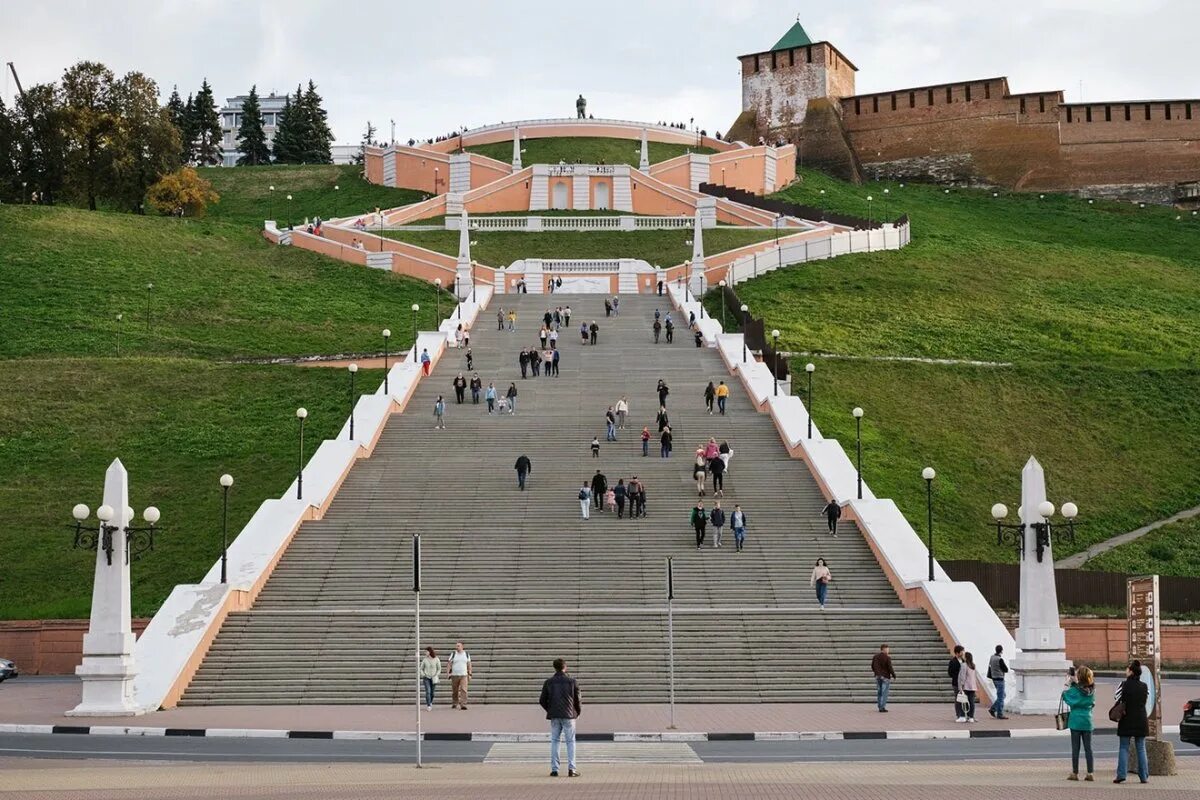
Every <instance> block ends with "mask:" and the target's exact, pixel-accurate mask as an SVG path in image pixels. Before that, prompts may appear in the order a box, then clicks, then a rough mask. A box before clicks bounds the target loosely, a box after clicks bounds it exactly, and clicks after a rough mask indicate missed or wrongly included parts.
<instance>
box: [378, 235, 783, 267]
mask: <svg viewBox="0 0 1200 800" xmlns="http://www.w3.org/2000/svg"><path fill="white" fill-rule="evenodd" d="M384 235H385V236H389V237H391V238H393V239H399V240H401V241H405V242H411V243H412V244H415V245H418V246H420V247H424V248H427V249H429V250H435V251H437V252H439V253H448V254H450V255H457V254H458V231H406V230H394V231H384ZM691 236H692V232H691V231H690V230H687V231H685V230H675V231H587V232H562V233H559V232H554V233H522V232H520V231H494V232H493V231H475V232H474V233H473V235H472V241H476V242H478V244H477V245H474V246H473V247H472V248H471V256H472V257H473V258H475V259H477V260H478V261H479V263H481V264H490V265H492V266H497V267H507V266H508V265H509V264H511V263H513V262H514V261H517V260H518V259H522V258H640V259H644V260H645V261H647V262H649V263H651V264H658V265H660V266H664V267H667V266H673V265H675V264H680V263H682V262H683V261H684V260H685V259H688V258H691V257H692V246H691V245H690V244H685V242H687V241H688V240H690V239H691ZM774 236H775V233H774V231H770V230H748V229H738V228H710V229H708V230H706V231H704V252H705V253H706V254H708V255H713V254H715V253H720V252H723V251H725V250H732V249H733V248H735V247H741V246H742V245H747V244H753V243H754V242H761V241H765V240H767V239H771V238H773V237H774Z"/></svg>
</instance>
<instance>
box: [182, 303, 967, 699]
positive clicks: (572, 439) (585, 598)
mask: <svg viewBox="0 0 1200 800" xmlns="http://www.w3.org/2000/svg"><path fill="white" fill-rule="evenodd" d="M568 303H569V304H570V306H571V307H572V309H573V312H574V313H573V316H572V319H571V321H572V329H569V330H564V331H563V332H562V335H561V337H560V339H559V348H560V350H561V351H562V357H561V362H560V372H561V374H560V376H559V377H557V378H553V377H546V376H544V375H543V376H542V377H539V378H533V377H530V378H528V379H526V380H522V379H521V377H520V370H519V368H518V365H517V352H518V350H519V349H520V348H521V347H523V346H529V345H536V344H537V341H538V340H537V329H538V327H539V324H540V317H541V314H542V312H544V311H545V309H546V307H547V305H550V304H553V305H567V304H568ZM498 305H499V306H505V307H509V306H513V307H515V308H516V309H517V312H518V327H519V330H518V332H516V333H510V332H507V331H498V330H496V323H495V314H494V311H495V309H496V307H497V306H498ZM620 305H621V315H620V316H619V317H611V318H607V319H606V318H605V317H604V313H603V298H602V297H600V296H597V295H582V296H581V295H562V294H558V295H516V296H514V295H508V296H498V297H496V298H495V299H494V301H493V307H492V309H491V312H492V313H485V314H484V315H483V316H482V317H481V320H480V322H479V323H478V324H477V326H476V328H475V330H474V331H473V336H472V340H471V344H472V347H473V352H474V356H475V366H476V368H477V371H478V372H479V375H480V377H481V378H482V379H483V381H484V386H485V387H486V386H487V383H488V382H489V381H493V382H494V383H495V384H496V387H497V389H498V391H499V392H500V393H501V394H502V393H503V392H504V390H505V389H507V387H508V384H509V383H510V382H515V383H516V384H517V388H518V391H519V398H518V403H517V413H516V414H515V415H513V416H507V415H506V416H500V415H490V416H489V415H488V414H487V413H486V407H485V405H484V404H483V402H482V401H481V403H480V404H479V405H478V406H476V405H472V404H471V402H470V393H469V392H468V394H467V401H466V404H464V405H461V406H460V405H456V404H455V402H454V392H453V388H452V387H451V381H452V379H453V378H454V376H455V375H456V374H457V373H458V372H459V371H460V370H464V371H465V360H464V359H463V358H462V357H461V355H460V354H459V353H458V352H457V351H454V350H451V351H449V352H448V353H447V355H446V356H445V357H444V358H443V360H442V362H441V364H440V365H439V366H438V368H437V369H436V370H435V371H434V373H433V375H432V376H431V377H430V378H428V379H426V380H425V381H424V382H423V383H422V384H421V385H420V387H419V388H418V390H417V392H416V395H415V397H414V399H413V401H412V402H410V404H409V406H408V409H407V410H406V411H405V413H403V414H400V415H396V416H393V417H392V418H391V420H390V422H389V423H388V426H387V428H386V430H385V431H384V433H383V436H382V438H381V440H380V442H379V444H378V445H377V447H376V449H375V451H374V453H373V455H372V456H371V457H370V458H369V459H365V460H363V461H360V462H359V463H358V464H357V465H355V467H354V469H353V470H352V471H351V473H350V475H349V477H348V478H347V479H346V481H345V483H344V484H343V485H342V487H341V489H340V491H339V492H338V494H337V497H336V498H335V500H334V501H333V503H332V505H331V507H330V508H329V510H328V512H327V513H326V515H325V517H324V518H323V519H321V520H319V521H313V522H307V523H305V524H304V525H303V526H302V527H301V529H300V531H299V533H298V534H297V535H296V537H295V539H294V540H293V542H292V544H291V546H290V547H289V548H288V550H287V552H286V553H285V554H284V556H283V558H282V559H281V561H280V563H279V565H278V567H277V568H276V570H275V572H274V573H273V575H272V576H271V578H270V579H269V580H268V582H267V584H266V587H265V588H264V590H263V591H262V593H261V594H260V595H259V597H258V599H257V601H256V602H255V604H254V607H253V608H252V609H251V610H249V611H246V612H241V613H235V614H231V615H230V617H229V618H228V620H227V621H226V623H225V625H224V626H223V628H222V629H221V632H220V633H219V635H218V636H217V638H216V640H215V642H214V643H213V645H212V647H211V649H210V650H209V652H208V654H207V656H206V658H205V660H204V662H203V664H202V666H201V668H200V670H199V671H198V673H197V674H196V676H195V678H194V680H193V681H192V683H191V685H190V686H189V687H188V689H187V691H186V692H185V694H184V696H183V699H182V701H181V704H183V705H210V704H270V703H314V704H316V703H392V702H400V701H407V700H408V699H409V698H410V697H411V692H412V677H411V676H412V673H411V669H412V666H411V665H412V661H411V660H409V656H408V655H407V654H411V653H413V652H414V651H415V649H416V647H415V645H416V643H415V642H414V640H413V611H412V609H413V593H412V563H411V559H412V535H413V534H414V533H420V534H421V538H422V545H423V558H422V579H423V586H422V589H423V591H422V594H421V612H422V613H421V642H420V644H421V646H422V647H424V646H426V645H432V646H434V647H435V648H437V649H438V650H439V651H441V652H442V653H443V654H444V653H445V652H447V651H449V650H450V649H452V647H453V645H454V642H455V641H459V640H461V641H463V642H464V643H465V644H466V647H467V649H468V650H469V651H470V652H471V655H472V658H473V662H474V671H475V677H474V680H473V681H472V685H471V695H472V699H473V701H474V702H491V703H527V702H533V701H534V700H535V699H536V696H537V689H538V687H539V686H540V681H541V680H542V679H543V678H544V677H545V676H546V674H547V672H548V670H549V664H550V661H551V660H552V659H553V658H555V657H557V656H563V657H564V658H566V659H567V660H568V661H569V662H570V664H571V670H572V673H573V674H574V675H575V676H576V677H577V678H579V680H580V682H581V686H582V687H583V689H584V691H585V692H586V694H587V696H588V699H589V701H591V702H637V701H640V702H663V701H665V700H666V699H667V693H668V686H667V680H666V675H667V652H668V637H667V628H668V621H667V601H666V569H665V567H666V560H667V558H668V557H672V558H673V560H674V576H675V600H674V645H675V663H676V699H677V700H678V701H680V702H760V701H763V702H765V701H773V702H775V701H789V702H791V701H821V702H836V701H847V702H865V701H868V700H870V699H872V698H873V697H874V682H873V680H872V677H871V673H870V668H869V664H870V660H871V656H872V654H873V653H874V652H876V651H877V650H878V648H879V645H880V644H881V643H883V642H888V643H889V644H891V648H892V655H893V660H894V662H895V666H896V671H897V673H898V680H897V682H896V683H895V685H894V686H893V690H892V699H893V700H894V701H898V702H905V701H935V700H940V699H944V696H945V689H944V683H945V681H944V673H943V672H942V670H943V669H944V662H945V658H946V647H945V645H944V644H943V643H942V641H941V638H940V636H939V635H938V633H937V631H936V629H935V628H934V626H933V624H932V623H931V622H930V620H929V618H928V616H927V615H926V614H925V613H924V612H922V611H920V610H909V609H904V608H902V607H901V605H900V603H899V601H898V599H897V598H896V595H895V593H894V591H893V590H892V588H891V587H890V585H889V584H888V582H887V580H886V578H885V577H884V575H883V573H882V571H881V569H880V567H879V566H878V564H877V563H876V562H875V560H874V557H873V556H872V554H871V551H870V549H869V548H868V546H867V544H866V543H865V542H864V540H863V538H862V536H861V534H860V533H859V532H858V530H857V529H855V528H854V526H853V525H851V524H843V525H842V526H841V530H840V535H839V536H838V537H837V538H832V537H830V536H828V534H827V533H826V532H825V524H824V520H823V518H822V517H821V516H820V513H819V512H820V509H821V507H822V505H823V502H824V501H823V499H822V497H821V494H820V492H819V490H818V488H817V486H816V484H815V482H814V481H813V479H812V477H811V475H810V474H809V472H808V471H807V469H806V467H805V466H804V464H803V463H802V462H801V461H799V460H796V459H792V458H790V457H789V456H788V454H787V452H786V451H785V449H784V447H783V445H782V444H781V442H780V440H779V436H778V434H777V432H776V431H775V428H774V425H773V424H772V422H771V420H770V418H769V417H768V416H766V415H763V414H759V413H756V412H755V411H754V410H753V409H752V407H751V405H750V402H749V400H748V398H747V397H746V395H745V393H744V392H743V391H742V390H741V388H740V387H739V386H738V385H736V384H735V383H733V382H732V381H731V379H730V377H729V375H728V374H727V372H726V371H725V369H724V368H723V366H722V364H721V362H720V359H719V357H718V356H717V355H716V353H715V352H714V351H713V350H710V349H707V348H696V347H695V346H694V345H693V343H692V341H691V339H690V337H687V336H678V337H677V338H676V341H675V343H674V344H670V345H668V344H666V343H665V341H664V342H663V343H661V344H658V345H655V344H654V343H653V338H652V335H651V327H650V326H651V322H652V318H653V313H654V310H655V308H660V309H661V310H662V311H663V313H664V314H665V313H666V311H667V310H668V307H669V305H668V303H667V302H666V301H665V298H658V297H652V296H636V295H625V296H622V297H621V303H620ZM593 318H594V319H596V320H597V322H598V324H599V325H600V334H599V344H598V345H597V346H595V347H593V346H590V345H589V346H582V345H581V344H580V340H579V336H578V326H579V323H580V322H581V321H583V320H585V319H586V320H587V321H589V322H590V321H591V320H592V319H593ZM467 377H468V378H469V377H470V375H469V374H467ZM659 378H662V379H664V380H666V381H667V383H668V385H669V386H670V389H671V394H670V397H669V399H668V412H669V414H670V417H671V423H672V428H673V430H674V433H675V451H674V454H673V455H672V456H671V457H670V458H668V459H661V458H659V456H658V447H657V428H656V427H655V425H654V423H653V420H654V414H655V412H656V411H657V395H656V394H655V386H656V383H657V381H658V380H659ZM709 380H713V381H719V380H726V381H727V382H729V383H730V384H731V388H732V391H731V393H730V398H729V404H728V413H727V415H726V416H724V417H721V416H719V415H718V416H709V414H708V413H707V410H706V409H705V407H704V402H703V390H704V386H705V384H706V383H707V382H708V381H709ZM438 394H442V395H444V396H445V397H446V399H447V402H448V403H449V408H448V412H447V415H446V424H447V430H445V431H438V430H435V429H434V427H433V417H432V413H431V412H432V407H433V403H434V400H435V398H436V397H437V395H438ZM622 395H624V396H626V397H627V398H628V401H629V404H630V407H631V412H630V415H629V420H628V428H627V429H626V430H623V431H619V432H618V436H619V441H618V442H615V443H611V442H606V441H604V438H605V437H604V413H605V411H606V409H607V408H608V406H610V405H613V404H615V403H616V401H617V400H618V399H619V398H620V397H621V396H622ZM643 425H648V426H650V428H651V432H652V434H654V437H653V440H652V443H651V449H650V456H649V457H643V456H642V451H641V444H640V440H639V433H640V431H641V429H642V426H643ZM593 436H598V437H599V438H600V440H601V449H600V457H599V458H598V459H593V458H592V456H591V452H590V449H589V444H590V442H591V439H592V437H593ZM709 436H714V437H716V438H717V441H721V440H727V441H728V442H729V444H730V446H731V447H732V448H733V450H734V456H733V459H732V461H731V464H730V473H729V475H728V476H727V478H726V487H725V489H726V490H725V497H724V498H723V501H722V506H723V507H724V508H725V509H726V512H727V513H729V512H732V510H733V506H734V504H735V503H740V504H741V506H742V508H743V510H744V511H745V512H746V514H747V516H748V519H749V529H748V536H747V544H746V548H745V550H744V551H743V552H741V553H737V552H735V551H734V548H733V541H732V534H731V532H730V531H729V529H728V528H726V533H725V537H726V538H725V545H724V546H723V547H722V548H721V549H719V550H718V549H714V548H712V547H711V543H710V544H709V546H706V547H705V549H703V550H699V551H698V550H697V549H696V548H695V541H694V536H693V533H692V530H691V528H690V526H689V525H688V513H689V510H690V508H691V507H692V506H693V505H694V504H695V502H696V492H695V486H694V483H693V481H692V479H691V465H692V460H693V456H694V451H695V448H696V447H697V446H698V445H700V444H701V443H702V442H705V441H707V440H708V437H709ZM522 453H524V454H526V455H528V456H529V458H530V459H531V460H532V461H533V473H532V475H531V476H530V478H529V482H528V485H527V490H526V491H524V492H521V491H518V489H517V485H516V474H515V471H514V469H513V465H514V462H515V461H516V459H517V456H519V455H520V454H522ZM597 469H600V470H602V471H603V472H604V474H605V475H606V476H607V478H608V481H609V483H610V484H615V483H616V481H617V479H618V478H625V479H626V481H628V479H629V478H630V477H631V476H633V475H637V476H639V477H640V478H641V479H642V480H643V481H644V482H645V484H646V487H647V495H648V502H647V510H648V516H647V517H646V518H644V519H637V520H629V519H620V520H618V519H616V518H615V515H612V514H609V513H598V512H596V511H593V512H592V516H591V519H590V520H588V521H586V522H585V521H583V520H581V519H580V513H579V503H578V499H577V493H578V489H579V486H580V484H581V483H582V482H584V481H585V480H590V478H591V476H592V475H593V474H594V473H595V471H596V470H597ZM704 500H705V506H706V508H711V507H712V502H713V499H712V497H711V486H710V496H708V497H705V498H704ZM818 556H820V557H824V558H825V559H826V560H827V561H828V562H829V565H830V568H831V570H832V572H833V575H834V583H833V586H832V589H831V591H830V597H829V604H828V608H827V610H825V611H820V610H818V609H817V606H816V602H815V600H814V597H813V591H812V590H811V589H810V588H809V585H808V577H809V573H810V571H811V569H812V565H813V562H814V561H815V559H816V558H817V557H818ZM447 694H448V693H447V692H442V693H441V695H442V696H441V697H440V698H439V702H445V701H447V699H448V698H447V696H446V695H447Z"/></svg>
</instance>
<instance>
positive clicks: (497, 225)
mask: <svg viewBox="0 0 1200 800" xmlns="http://www.w3.org/2000/svg"><path fill="white" fill-rule="evenodd" d="M444 224H445V228H446V230H453V231H456V230H458V229H459V226H460V225H461V224H462V220H461V218H460V217H454V216H448V217H446V221H445V223H444ZM468 224H469V225H470V227H471V230H475V231H526V232H532V233H538V232H541V231H659V230H687V229H690V228H691V227H692V226H693V225H694V224H695V218H694V217H688V216H633V215H624V216H618V215H613V216H595V217H592V216H538V215H531V216H520V217H473V218H471V219H470V220H469V222H468Z"/></svg>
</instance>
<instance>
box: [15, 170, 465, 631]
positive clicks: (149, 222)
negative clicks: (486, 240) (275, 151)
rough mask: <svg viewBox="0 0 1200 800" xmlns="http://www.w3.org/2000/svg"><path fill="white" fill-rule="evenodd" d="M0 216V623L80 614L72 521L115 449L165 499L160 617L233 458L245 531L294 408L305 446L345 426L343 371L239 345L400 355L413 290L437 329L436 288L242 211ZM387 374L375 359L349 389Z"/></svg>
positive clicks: (138, 500)
mask: <svg viewBox="0 0 1200 800" xmlns="http://www.w3.org/2000/svg"><path fill="white" fill-rule="evenodd" d="M308 169H313V168H308ZM324 169H325V170H328V171H330V172H331V173H332V172H333V170H332V169H331V168H328V167H326V168H324ZM222 172H223V173H235V174H234V176H233V180H242V178H240V177H239V176H238V175H237V174H236V172H235V171H234V170H224V171H222ZM331 185H332V184H331ZM277 186H278V184H277ZM227 191H228V190H227ZM227 198H229V195H227ZM0 230H3V231H4V233H3V235H0V297H3V298H4V303H3V306H2V307H0V381H2V382H3V385H4V386H6V387H8V391H6V392H3V393H0V464H3V465H4V480H3V481H2V482H0V515H2V516H3V517H4V519H6V520H8V522H7V524H6V525H5V526H4V527H3V528H2V529H0V552H3V553H5V554H6V568H5V579H4V582H3V590H2V597H3V600H2V601H0V618H7V619H19V618H41V617H84V616H86V615H87V613H88V608H89V605H90V597H91V584H92V569H93V563H94V562H93V555H92V554H91V553H90V552H87V553H84V552H73V551H72V550H71V548H70V543H71V534H70V532H69V530H68V528H67V527H66V525H67V523H69V522H70V521H71V519H70V510H71V506H72V505H74V504H75V503H78V502H83V503H87V504H88V505H89V506H91V507H92V509H93V510H94V509H95V508H96V506H98V505H99V503H100V495H101V491H102V488H103V480H104V471H105V469H106V468H107V467H108V464H109V463H110V462H111V461H112V459H113V458H116V457H119V458H121V460H122V461H123V462H124V463H125V465H126V466H127V467H128V468H129V470H130V473H131V494H130V501H131V504H132V505H133V506H134V507H135V508H136V509H138V512H139V515H140V512H141V510H142V509H143V508H144V507H145V506H146V505H149V504H154V505H157V506H158V507H159V508H160V509H161V510H162V515H163V519H162V523H161V524H162V526H163V527H164V528H165V529H166V531H167V532H166V533H164V534H163V535H162V536H160V537H159V540H158V542H157V544H156V547H155V552H153V553H151V554H148V555H147V556H146V557H145V558H144V559H142V560H140V561H139V562H137V563H136V564H135V565H134V569H133V575H134V590H133V605H134V611H135V613H137V614H148V613H152V612H153V611H154V610H155V609H156V608H157V607H158V605H159V604H160V603H161V602H162V600H163V599H164V598H165V597H166V595H167V594H168V593H169V591H170V589H171V587H172V586H174V585H175V584H176V583H187V582H191V581H196V580H198V579H200V578H201V577H203V575H204V573H205V572H206V571H207V570H208V568H209V566H211V564H212V563H213V561H214V560H215V559H216V558H217V555H218V554H219V551H220V537H221V531H220V489H219V486H218V484H217V478H218V477H219V476H220V475H221V473H223V472H229V473H230V474H232V475H233V476H234V477H235V480H236V483H235V485H234V489H233V492H232V494H231V498H230V499H231V505H230V519H229V524H230V530H231V532H233V533H236V532H237V531H238V530H240V529H241V527H242V525H243V524H244V523H245V522H246V520H247V519H248V518H249V517H250V515H251V514H252V513H253V511H254V510H255V509H256V508H257V507H258V505H259V504H260V503H261V502H262V501H263V500H264V499H266V498H268V497H277V496H279V494H280V493H281V492H283V491H284V489H286V488H287V485H288V484H289V483H290V482H291V480H292V477H293V474H294V470H295V464H296V461H295V459H296V450H295V446H296V420H295V416H294V412H295V409H296V408H297V407H298V406H305V407H306V408H308V410H309V417H308V421H307V425H306V434H305V439H306V442H307V443H308V444H307V449H308V451H309V453H311V452H312V450H313V449H314V448H315V447H316V445H317V443H319V442H320V440H321V439H323V438H327V437H329V436H333V435H335V434H336V433H337V431H338V430H339V429H340V427H341V425H342V423H343V422H344V421H345V418H346V415H347V413H348V408H349V402H350V397H349V385H348V379H347V375H346V373H345V371H344V370H316V369H308V370H300V369H293V368H291V367H286V366H254V365H244V364H243V365H238V364H232V363H229V360H230V359H233V358H236V357H246V356H249V357H266V356H291V355H304V354H321V353H345V352H377V351H378V350H380V349H381V346H382V343H381V341H380V338H379V331H380V330H381V329H382V328H383V327H385V326H389V327H391V328H392V330H393V331H394V334H393V338H392V347H393V348H394V349H395V350H399V349H402V348H404V347H405V346H407V344H408V343H409V342H410V339H411V333H409V332H410V331H411V314H410V312H409V311H408V308H409V306H410V305H411V304H412V303H413V302H418V303H420V304H421V306H422V311H421V319H420V325H421V327H422V328H426V329H427V328H429V327H431V326H434V325H435V320H434V313H433V308H434V305H435V304H434V294H433V290H432V288H431V287H429V286H427V285H425V284H422V283H419V282H416V281H412V280H409V279H406V278H402V277H399V276H396V275H392V274H390V273H383V272H378V271H376V270H365V269H363V268H361V267H356V266H353V265H348V264H342V263H340V262H337V261H333V260H330V259H325V258H322V257H320V256H317V255H314V254H312V253H308V252H305V251H302V250H297V249H293V248H280V247H274V246H272V245H269V244H268V243H266V242H265V241H264V240H263V239H262V238H261V237H260V236H259V235H258V234H257V233H256V232H255V230H254V229H253V228H252V227H250V226H249V225H241V224H237V225H232V224H228V223H224V222H220V221H218V220H216V219H208V220H202V221H189V220H182V221H181V220H175V219H163V218H157V217H137V216H132V215H128V214H110V213H103V212H90V213H89V212H86V211H78V210H72V209H67V208H33V207H20V206H2V207H0ZM148 282H153V283H154V289H153V290H152V291H151V292H150V299H151V314H150V325H149V326H147V324H146V296H147V292H146V289H145V286H146V284H147V283H148ZM443 305H444V307H445V308H449V307H450V305H449V302H447V303H445V304H443ZM118 313H123V314H124V321H123V322H122V323H120V327H121V328H122V335H121V350H122V355H121V357H119V358H118V357H117V355H116V341H117V328H118V323H117V322H116V315H117V314H118ZM381 379H382V374H381V373H380V372H379V371H366V370H364V371H363V372H360V373H359V376H358V381H357V388H358V389H359V390H360V391H374V388H375V386H376V385H377V384H378V382H379V381H380V380H381Z"/></svg>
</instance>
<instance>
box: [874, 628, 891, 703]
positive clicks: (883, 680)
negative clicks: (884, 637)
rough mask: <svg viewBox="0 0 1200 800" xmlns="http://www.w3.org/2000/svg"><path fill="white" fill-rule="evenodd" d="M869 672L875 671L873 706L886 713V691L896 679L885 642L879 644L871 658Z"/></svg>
mask: <svg viewBox="0 0 1200 800" xmlns="http://www.w3.org/2000/svg"><path fill="white" fill-rule="evenodd" d="M871 672H873V673H875V706H876V707H877V708H878V709H879V710H880V712H882V713H887V710H888V709H887V701H888V691H889V690H890V689H891V688H892V681H894V680H895V679H896V671H895V670H894V669H892V656H891V655H890V654H889V653H888V646H887V645H886V644H881V645H879V652H878V653H876V654H875V657H874V658H872V659H871Z"/></svg>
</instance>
